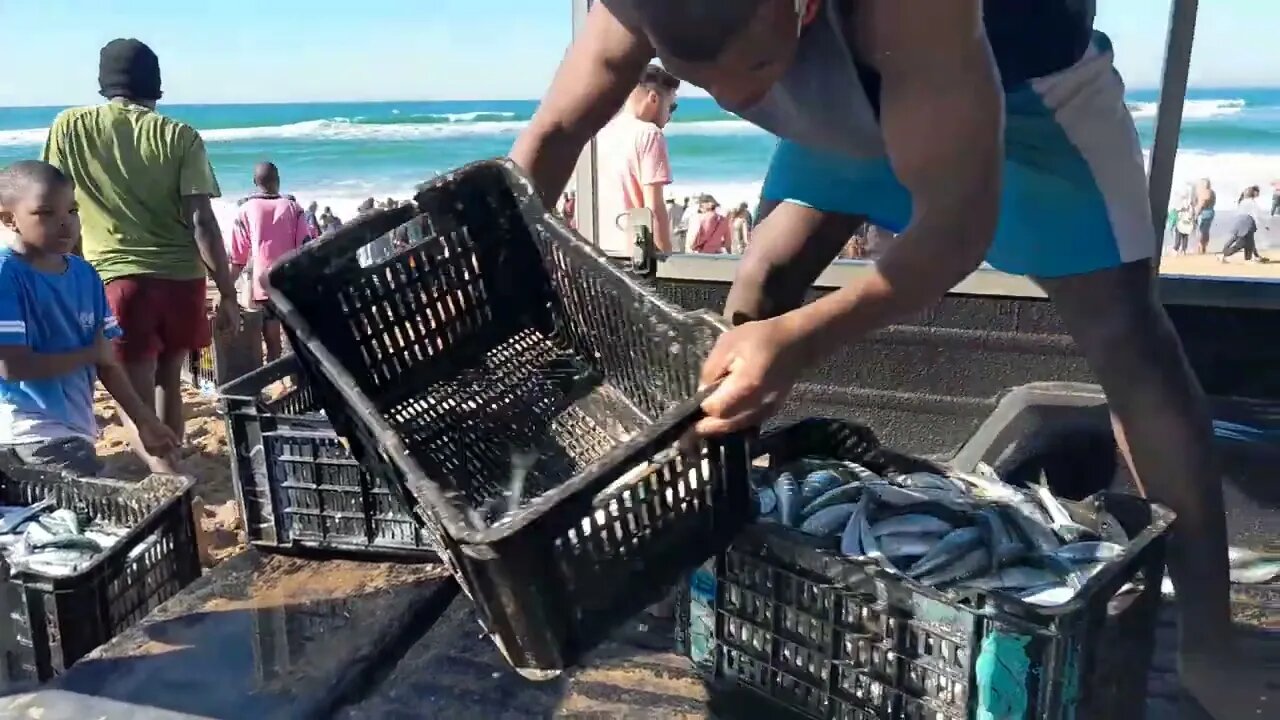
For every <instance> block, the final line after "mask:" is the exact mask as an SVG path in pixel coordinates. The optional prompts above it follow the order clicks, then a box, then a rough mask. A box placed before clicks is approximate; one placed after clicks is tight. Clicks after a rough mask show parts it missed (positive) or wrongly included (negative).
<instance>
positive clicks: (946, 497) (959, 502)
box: [866, 482, 973, 512]
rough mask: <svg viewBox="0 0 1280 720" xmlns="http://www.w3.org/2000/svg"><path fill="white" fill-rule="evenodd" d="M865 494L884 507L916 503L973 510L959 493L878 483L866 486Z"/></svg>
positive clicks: (959, 509) (958, 509)
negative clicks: (868, 494)
mask: <svg viewBox="0 0 1280 720" xmlns="http://www.w3.org/2000/svg"><path fill="white" fill-rule="evenodd" d="M866 489H867V492H869V493H871V494H873V495H874V496H875V497H876V499H877V500H880V501H881V502H883V503H885V504H886V505H893V506H895V507H905V506H908V505H915V504H917V503H926V502H932V503H937V504H939V505H942V506H944V507H946V508H949V509H952V510H957V511H960V512H968V511H970V510H972V509H973V503H972V502H970V501H969V500H968V499H967V498H965V497H964V496H963V495H961V494H960V493H959V491H946V490H938V489H936V488H903V487H898V486H897V485H894V484H892V483H888V482H879V483H871V484H869V485H867V486H866Z"/></svg>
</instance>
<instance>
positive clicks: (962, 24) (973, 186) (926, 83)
mask: <svg viewBox="0 0 1280 720" xmlns="http://www.w3.org/2000/svg"><path fill="white" fill-rule="evenodd" d="M855 22H856V23H857V25H858V27H859V31H858V32H859V36H860V38H861V39H863V43H864V47H868V48H870V50H871V53H870V57H871V58H872V59H873V60H874V63H875V65H876V68H877V69H878V70H879V72H880V75H881V80H882V88H881V95H880V119H881V125H882V127H883V129H884V130H883V131H884V138H885V143H886V146H887V149H888V153H889V160H890V162H891V164H892V166H893V170H894V173H895V174H896V175H897V176H898V178H899V180H901V182H902V183H903V184H904V185H905V186H906V187H907V189H908V190H909V191H910V192H911V198H912V208H913V213H912V218H911V223H910V225H909V226H908V227H907V229H906V231H905V232H903V233H902V234H901V236H899V237H898V238H897V240H896V241H895V242H893V243H891V244H890V245H889V248H888V249H887V250H886V251H885V253H884V255H882V256H881V258H880V259H879V260H878V261H877V262H876V264H875V268H876V271H875V272H873V273H872V274H871V276H870V277H868V278H867V279H866V280H865V281H864V282H861V283H859V284H857V285H853V286H850V287H847V288H844V289H842V290H840V291H838V292H835V293H832V294H830V295H828V296H826V297H824V298H823V299H821V300H819V301H818V302H815V303H813V304H812V305H809V306H806V307H804V308H802V309H800V310H799V311H797V312H796V313H794V314H793V315H794V316H795V317H793V318H792V320H791V321H792V322H795V323H797V325H798V329H799V330H800V331H801V332H803V333H804V335H805V336H806V337H810V338H813V345H812V349H813V350H814V351H815V352H816V353H818V354H822V353H825V352H827V351H830V350H832V349H834V347H835V346H838V345H840V344H843V343H846V342H849V341H850V340H852V339H855V338H858V337H861V336H863V335H865V334H867V333H869V332H872V331H874V330H878V329H880V328H882V327H884V326H886V325H888V324H889V323H891V322H894V321H895V320H898V319H900V318H902V317H903V316H906V315H909V314H911V313H913V312H917V311H919V310H921V309H923V308H924V307H926V306H928V305H929V304H930V303H932V302H934V301H936V300H938V299H939V298H941V297H942V296H943V295H945V294H946V292H947V291H948V290H950V289H951V288H952V287H953V286H955V284H956V283H958V282H960V280H962V279H964V277H965V276H967V275H968V274H969V273H970V272H972V271H973V270H974V269H975V268H977V266H978V265H979V264H980V263H981V262H982V259H983V257H984V255H985V254H986V251H987V249H988V248H989V247H990V245H991V241H992V239H993V237H994V235H995V227H996V218H997V215H998V211H999V201H1000V182H1001V172H1000V171H1001V165H1002V164H1003V159H1004V132H1003V131H1004V96H1003V94H1002V91H1001V88H1000V82H999V77H998V71H997V70H996V66H995V61H994V59H993V58H992V55H991V49H990V46H989V44H988V43H987V39H986V36H985V33H984V30H983V24H982V3H981V0H947V2H941V3H940V2H936V0H862V3H861V5H860V9H859V13H858V15H857V18H856V19H855ZM939 118H945V121H944V122H939V121H938V119H939Z"/></svg>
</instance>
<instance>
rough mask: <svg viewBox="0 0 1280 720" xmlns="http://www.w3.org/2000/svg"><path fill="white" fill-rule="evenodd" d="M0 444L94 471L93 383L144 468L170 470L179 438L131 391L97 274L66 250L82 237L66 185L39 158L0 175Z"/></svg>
mask: <svg viewBox="0 0 1280 720" xmlns="http://www.w3.org/2000/svg"><path fill="white" fill-rule="evenodd" d="M0 224H3V225H4V227H6V228H7V229H8V230H9V231H10V232H12V233H14V237H13V238H11V240H10V242H9V244H8V246H7V247H0V447H4V448H7V449H10V450H12V451H14V452H15V453H16V454H17V455H18V457H19V458H21V459H22V460H23V461H24V462H27V463H30V464H38V465H43V466H51V467H55V468H58V469H60V470H65V471H68V472H72V473H75V474H77V475H81V476H86V475H97V474H99V473H100V472H101V470H102V463H101V462H100V461H99V460H98V457H97V453H96V451H95V449H94V439H95V438H96V437H97V434H98V428H97V422H96V418H95V417H94V413H93V385H94V381H95V379H101V380H102V385H103V387H104V388H106V389H107V392H109V393H111V396H112V397H113V398H115V400H116V402H118V403H119V404H120V407H121V410H123V413H124V415H125V416H126V419H127V424H128V425H129V426H130V427H131V430H132V431H133V436H134V440H135V445H134V447H135V449H137V450H138V454H139V455H140V456H142V458H143V460H145V461H146V463H147V465H148V467H149V468H150V469H151V471H152V472H163V473H172V472H174V467H173V462H172V456H173V454H174V452H175V450H176V449H177V445H178V440H177V437H176V436H175V435H174V433H173V431H172V430H171V429H169V427H167V426H166V425H164V424H163V423H161V422H160V420H159V418H157V417H156V414H155V412H154V411H153V410H152V409H151V408H150V407H148V406H147V405H146V403H144V402H143V401H142V400H141V399H140V398H139V397H138V395H137V393H135V392H134V390H133V385H132V384H131V383H130V382H129V378H128V376H127V375H126V374H125V372H124V369H123V368H122V367H121V366H120V365H119V363H118V362H117V361H116V357H115V353H114V352H113V350H112V347H111V341H112V340H113V339H115V338H118V337H120V335H121V331H120V327H119V324H118V323H117V322H116V319H115V317H113V316H112V314H111V311H110V309H109V307H108V305H107V298H106V292H105V290H104V288H103V285H102V280H101V279H100V278H99V277H98V273H97V272H96V271H95V270H94V269H93V267H92V266H90V265H89V264H88V263H87V262H85V261H84V260H82V259H81V258H79V257H77V256H75V255H72V254H71V252H72V250H73V249H74V248H75V247H76V244H77V243H78V242H79V239H80V218H79V215H78V209H77V207H76V199H75V193H74V187H73V185H72V183H71V181H70V180H69V179H67V177H66V176H65V175H63V174H62V172H61V171H59V170H58V169H57V168H55V167H53V166H52V165H49V164H47V163H43V162H38V161H24V162H18V163H14V164H13V165H11V166H9V167H8V168H6V169H4V170H3V171H0Z"/></svg>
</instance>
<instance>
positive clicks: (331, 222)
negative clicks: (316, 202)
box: [320, 206, 342, 235]
mask: <svg viewBox="0 0 1280 720" xmlns="http://www.w3.org/2000/svg"><path fill="white" fill-rule="evenodd" d="M341 228H342V220H341V219H340V218H339V217H338V216H337V215H334V214H333V209H332V208H330V207H328V206H325V209H324V211H323V212H321V213H320V233H321V234H322V235H323V234H324V233H327V232H329V231H330V230H332V231H334V232H337V231H338V230H339V229H341Z"/></svg>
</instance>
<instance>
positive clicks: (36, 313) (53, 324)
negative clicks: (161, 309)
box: [0, 248, 121, 445]
mask: <svg viewBox="0 0 1280 720" xmlns="http://www.w3.org/2000/svg"><path fill="white" fill-rule="evenodd" d="M66 261H67V268H66V270H64V271H63V272H62V273H58V274H55V273H47V272H43V271H41V270H37V269H36V268H34V267H32V266H31V265H30V264H29V263H27V261H26V260H24V259H23V258H22V257H21V256H19V255H17V254H16V253H14V252H13V250H12V249H10V248H0V345H10V346H12V345H24V346H26V347H28V348H30V349H31V350H32V351H33V352H37V353H66V352H72V351H75V350H80V349H82V348H85V347H88V346H90V345H92V344H93V341H94V337H95V336H96V334H97V332H98V328H99V327H101V328H102V329H103V334H104V335H105V336H106V337H107V338H108V339H114V338H117V337H120V335H121V331H120V325H119V323H118V322H117V321H116V318H115V316H114V315H112V314H111V308H110V306H109V305H108V304H107V293H106V289H105V288H104V287H103V285H102V279H101V278H100V277H98V273H97V271H96V270H94V269H93V267H92V266H91V265H89V263H87V262H85V261H84V260H83V259H81V258H79V257H76V256H74V255H67V256H66ZM97 376H98V373H97V368H96V367H95V366H94V365H93V364H85V365H84V367H80V368H77V369H76V370H74V371H72V372H70V373H68V374H66V375H63V376H61V377H57V378H48V379H45V380H29V381H22V382H13V381H8V380H4V379H3V378H0V445H18V444H25V443H35V442H43V441H47V440H53V439H57V438H64V437H84V438H88V439H90V440H93V439H94V438H96V437H97V434H98V427H97V421H96V419H95V418H94V414H93V386H94V383H95V382H96V381H97Z"/></svg>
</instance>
